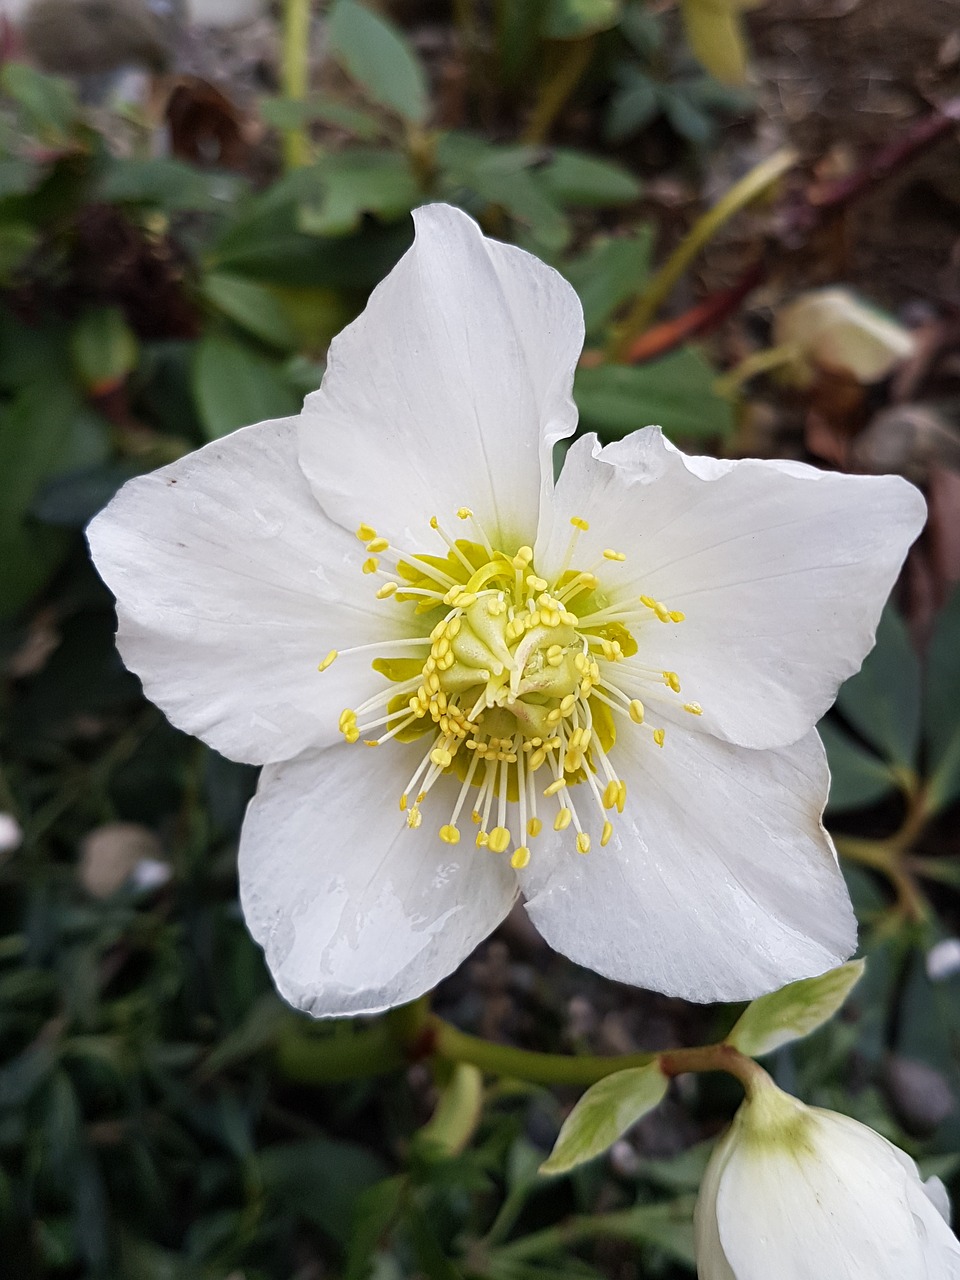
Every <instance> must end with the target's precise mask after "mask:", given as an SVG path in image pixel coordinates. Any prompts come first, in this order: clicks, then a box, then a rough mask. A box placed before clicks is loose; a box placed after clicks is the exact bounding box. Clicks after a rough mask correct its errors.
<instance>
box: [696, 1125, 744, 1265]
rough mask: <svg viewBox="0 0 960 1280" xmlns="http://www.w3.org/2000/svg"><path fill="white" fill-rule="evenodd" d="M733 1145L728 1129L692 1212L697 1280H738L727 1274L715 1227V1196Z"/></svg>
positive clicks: (713, 1156)
mask: <svg viewBox="0 0 960 1280" xmlns="http://www.w3.org/2000/svg"><path fill="white" fill-rule="evenodd" d="M735 1141H736V1131H735V1129H728V1130H727V1132H726V1133H725V1134H724V1135H723V1137H721V1138H720V1140H719V1141H718V1142H717V1145H716V1146H715V1147H714V1149H713V1154H712V1155H711V1156H710V1160H709V1162H708V1163H707V1167H706V1170H705V1171H704V1175H703V1181H702V1182H701V1183H700V1192H699V1195H698V1196H697V1203H696V1206H695V1208H694V1211H693V1233H694V1242H695V1250H696V1258H697V1276H698V1277H699V1280H738V1278H737V1277H736V1276H735V1275H734V1274H733V1272H732V1271H731V1270H730V1264H729V1262H727V1259H726V1255H725V1254H724V1252H723V1246H722V1244H721V1243H720V1228H719V1225H718V1223H717V1192H718V1191H719V1189H720V1181H721V1179H722V1177H723V1171H724V1169H725V1168H726V1167H727V1161H728V1160H729V1159H730V1156H731V1154H732V1151H733V1146H734V1143H735Z"/></svg>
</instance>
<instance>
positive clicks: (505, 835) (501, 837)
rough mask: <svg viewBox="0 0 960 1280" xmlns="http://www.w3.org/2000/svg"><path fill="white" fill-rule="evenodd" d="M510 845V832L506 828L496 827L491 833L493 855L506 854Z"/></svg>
mask: <svg viewBox="0 0 960 1280" xmlns="http://www.w3.org/2000/svg"><path fill="white" fill-rule="evenodd" d="M509 844H510V832H509V831H508V830H507V828H506V827H494V828H493V830H492V831H491V832H490V839H489V847H490V852H491V853H504V852H505V851H506V849H507V846H508V845H509Z"/></svg>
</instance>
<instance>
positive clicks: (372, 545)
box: [367, 538, 390, 555]
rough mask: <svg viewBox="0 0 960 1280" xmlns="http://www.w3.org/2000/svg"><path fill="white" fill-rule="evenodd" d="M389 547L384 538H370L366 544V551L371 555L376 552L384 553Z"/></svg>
mask: <svg viewBox="0 0 960 1280" xmlns="http://www.w3.org/2000/svg"><path fill="white" fill-rule="evenodd" d="M389 545H390V543H389V542H388V541H387V540H386V538H371V539H370V541H369V542H368V543H367V550H368V551H369V552H370V554H371V555H372V554H373V553H374V552H376V551H386V549H387V547H389Z"/></svg>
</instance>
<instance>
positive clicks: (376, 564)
mask: <svg viewBox="0 0 960 1280" xmlns="http://www.w3.org/2000/svg"><path fill="white" fill-rule="evenodd" d="M361 568H362V569H363V572H364V573H376V572H377V570H378V569H379V568H380V561H379V560H378V559H377V557H376V556H369V557H368V558H367V559H366V560H364V562H363V564H362V565H361Z"/></svg>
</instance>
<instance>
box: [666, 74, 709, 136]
mask: <svg viewBox="0 0 960 1280" xmlns="http://www.w3.org/2000/svg"><path fill="white" fill-rule="evenodd" d="M658 97H659V101H660V108H661V110H662V111H663V114H664V115H665V116H666V117H667V119H668V120H669V121H670V124H671V126H672V127H673V129H674V130H675V131H676V132H677V133H678V134H679V135H680V137H681V138H686V139H687V141H688V142H692V143H693V144H694V145H695V146H702V145H703V144H704V143H706V142H708V141H709V139H710V138H711V137H712V136H713V133H714V131H715V128H714V123H713V121H712V120H711V119H710V116H709V115H708V113H707V112H706V111H705V110H703V108H702V107H701V106H700V105H699V104H698V103H697V102H696V100H695V99H694V98H693V97H692V96H691V95H690V94H689V93H687V92H686V91H685V90H684V88H682V87H681V86H679V85H662V86H661V88H660V90H659V93H658Z"/></svg>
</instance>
